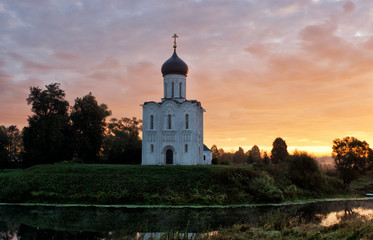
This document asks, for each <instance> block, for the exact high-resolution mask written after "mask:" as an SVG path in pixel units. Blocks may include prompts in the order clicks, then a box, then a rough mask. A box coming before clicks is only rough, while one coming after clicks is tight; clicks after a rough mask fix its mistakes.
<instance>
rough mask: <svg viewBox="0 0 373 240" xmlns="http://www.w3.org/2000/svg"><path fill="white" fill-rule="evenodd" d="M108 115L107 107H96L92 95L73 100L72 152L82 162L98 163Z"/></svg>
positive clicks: (71, 116) (109, 113)
mask: <svg viewBox="0 0 373 240" xmlns="http://www.w3.org/2000/svg"><path fill="white" fill-rule="evenodd" d="M110 115H111V112H110V111H109V110H108V108H107V106H106V105H105V104H101V105H98V103H97V101H96V98H95V97H94V96H93V95H92V93H89V94H88V95H86V96H84V97H83V98H76V99H75V104H74V106H73V107H72V112H71V115H70V118H71V121H72V128H73V131H74V139H75V141H74V142H75V144H74V146H75V147H74V149H75V151H74V152H75V154H77V156H78V157H79V158H80V159H82V160H83V161H84V162H97V161H98V157H99V152H100V150H101V147H102V144H103V140H104V133H105V126H106V123H105V118H106V117H108V116H110Z"/></svg>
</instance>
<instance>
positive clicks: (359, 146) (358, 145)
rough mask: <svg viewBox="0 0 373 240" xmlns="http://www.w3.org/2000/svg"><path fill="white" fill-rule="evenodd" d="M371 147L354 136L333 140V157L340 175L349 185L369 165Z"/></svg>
mask: <svg viewBox="0 0 373 240" xmlns="http://www.w3.org/2000/svg"><path fill="white" fill-rule="evenodd" d="M370 153H371V149H370V148H369V144H368V143H367V142H365V141H360V140H358V139H357V138H354V137H345V138H343V139H342V140H341V139H339V138H337V139H334V141H333V158H334V162H335V166H336V169H337V171H338V173H339V176H340V177H341V178H342V180H343V182H344V183H345V185H349V184H350V183H351V181H352V180H354V179H355V178H356V177H357V176H358V174H359V172H363V171H364V170H366V169H367V167H368V162H369V160H370Z"/></svg>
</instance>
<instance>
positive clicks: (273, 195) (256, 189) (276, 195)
mask: <svg viewBox="0 0 373 240" xmlns="http://www.w3.org/2000/svg"><path fill="white" fill-rule="evenodd" d="M249 189H250V192H251V194H252V195H253V196H254V199H255V200H256V201H258V202H281V201H283V200H284V196H283V195H282V192H281V190H280V189H278V188H277V187H276V186H275V185H274V181H273V178H270V177H269V176H267V175H263V176H260V177H256V178H254V179H253V180H252V181H251V183H250V187H249Z"/></svg>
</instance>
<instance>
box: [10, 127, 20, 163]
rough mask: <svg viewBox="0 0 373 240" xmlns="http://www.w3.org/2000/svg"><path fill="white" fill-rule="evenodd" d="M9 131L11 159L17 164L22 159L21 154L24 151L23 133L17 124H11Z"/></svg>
mask: <svg viewBox="0 0 373 240" xmlns="http://www.w3.org/2000/svg"><path fill="white" fill-rule="evenodd" d="M7 133H8V137H9V148H8V151H9V160H10V162H11V163H13V164H16V163H18V162H19V161H20V160H21V159H20V154H21V151H22V135H21V131H20V130H19V129H18V127H17V126H15V125H11V126H9V127H8V128H7Z"/></svg>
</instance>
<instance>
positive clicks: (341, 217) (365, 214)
mask: <svg viewBox="0 0 373 240" xmlns="http://www.w3.org/2000/svg"><path fill="white" fill-rule="evenodd" d="M279 215H280V216H281V217H287V216H297V217H300V218H302V220H303V222H304V223H311V222H312V223H316V224H320V225H323V226H330V225H333V224H335V223H338V222H341V221H348V220H349V219H353V218H360V219H363V220H364V219H372V218H373V199H360V200H339V201H323V202H314V203H306V204H290V205H280V206H278V205H266V206H252V207H229V208H222V207H208V208H192V207H186V208H168V207H158V208H150V207H146V208H141V207H137V208H128V207H97V206H90V207H78V206H70V207H66V206H62V207H56V206H12V205H2V206H0V239H52V238H53V239H123V238H126V237H128V238H136V237H138V236H144V233H162V232H177V231H178V232H185V233H189V234H192V235H193V234H194V233H195V234H197V233H211V232H214V231H217V230H219V229H220V228H221V227H229V226H232V225H234V224H239V223H246V224H253V225H256V224H258V222H260V221H266V220H268V219H270V218H271V217H276V216H277V217H278V216H279Z"/></svg>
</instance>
